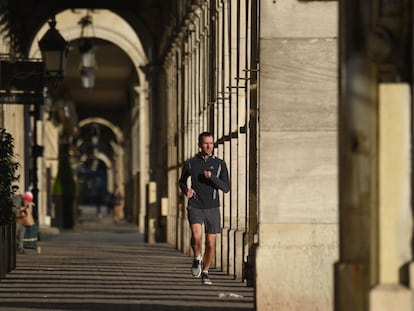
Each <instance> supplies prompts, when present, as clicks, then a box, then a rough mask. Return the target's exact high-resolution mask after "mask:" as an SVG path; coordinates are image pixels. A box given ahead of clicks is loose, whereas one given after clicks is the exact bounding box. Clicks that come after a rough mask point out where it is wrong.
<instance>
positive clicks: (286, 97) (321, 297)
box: [255, 0, 338, 311]
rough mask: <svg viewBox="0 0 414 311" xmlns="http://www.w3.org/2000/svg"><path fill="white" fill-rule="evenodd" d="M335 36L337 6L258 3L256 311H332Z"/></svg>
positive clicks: (335, 241) (289, 0)
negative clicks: (258, 115)
mask: <svg viewBox="0 0 414 311" xmlns="http://www.w3.org/2000/svg"><path fill="white" fill-rule="evenodd" d="M321 16H323V18H321ZM336 27H337V3H336V2H326V1H322V2H321V1H312V2H302V1H296V0H284V1H261V2H260V36H261V37H260V57H259V59H260V72H259V88H260V89H259V95H260V101H259V112H260V117H259V146H258V151H257V152H258V155H259V158H258V163H257V165H258V170H259V173H258V174H259V175H258V176H259V181H258V183H259V198H258V202H259V210H258V217H259V224H258V226H259V235H258V242H259V247H258V249H257V251H256V287H255V290H256V309H257V310H267V311H268V310H318V311H328V310H332V309H333V299H332V293H333V269H332V266H333V263H334V262H335V260H336V259H337V256H338V236H337V234H338V231H337V229H338V223H337V222H338V213H337V204H338V199H337V189H338V188H337V123H336V113H337V86H338V85H337V74H336V73H337V64H338V63H337V47H336V46H337V42H336V39H335V38H336V36H337V28H336Z"/></svg>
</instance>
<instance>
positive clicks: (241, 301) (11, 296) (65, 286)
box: [0, 214, 254, 311]
mask: <svg viewBox="0 0 414 311" xmlns="http://www.w3.org/2000/svg"><path fill="white" fill-rule="evenodd" d="M83 215H84V214H83ZM90 216H91V214H89V218H87V217H86V218H87V219H84V221H82V223H81V224H78V225H77V226H76V227H75V229H74V230H69V231H61V232H60V234H58V235H45V236H42V239H41V241H40V242H39V246H40V247H41V250H42V251H41V253H40V254H38V253H37V252H36V251H35V250H26V252H25V254H19V255H18V257H17V269H16V270H14V271H12V272H11V273H9V274H8V275H7V276H6V278H4V279H3V280H1V281H0V310H15V311H17V310H119V311H123V310H143V311H146V310H151V311H172V310H175V311H178V310H183V311H189V310H195V311H197V310H203V311H204V310H225V311H226V310H228V311H236V310H254V307H253V304H254V303H253V300H254V298H253V296H254V295H253V288H251V287H247V286H245V284H244V283H242V282H240V281H237V280H234V279H233V278H232V277H230V276H228V275H225V274H224V273H221V272H219V271H215V270H214V269H213V270H211V271H210V275H211V278H212V280H213V282H214V284H213V285H212V286H204V285H202V284H201V281H200V279H199V278H193V277H192V276H191V273H190V267H191V260H192V259H191V258H190V257H188V256H185V255H183V254H182V253H180V252H179V251H177V250H176V249H174V248H173V247H172V246H170V245H168V244H165V243H157V244H146V243H144V242H143V237H142V235H141V234H139V233H137V230H136V226H135V225H133V224H128V223H122V224H118V225H115V224H113V223H112V222H111V219H110V217H108V216H106V217H104V218H102V219H95V218H94V217H90Z"/></svg>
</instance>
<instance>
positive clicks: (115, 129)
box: [78, 118, 124, 144]
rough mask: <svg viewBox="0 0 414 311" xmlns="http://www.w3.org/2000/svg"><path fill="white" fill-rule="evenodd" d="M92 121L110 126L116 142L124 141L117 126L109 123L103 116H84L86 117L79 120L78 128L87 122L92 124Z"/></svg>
mask: <svg viewBox="0 0 414 311" xmlns="http://www.w3.org/2000/svg"><path fill="white" fill-rule="evenodd" d="M92 123H98V124H101V125H103V126H106V127H107V128H110V129H111V130H112V132H113V133H114V135H115V137H116V142H117V144H121V143H122V142H123V141H124V135H123V134H122V131H121V130H120V129H119V128H118V127H117V126H115V125H114V124H113V123H111V122H110V121H108V120H106V119H104V118H86V119H83V120H81V121H79V123H78V125H79V128H81V127H83V126H85V125H87V124H92Z"/></svg>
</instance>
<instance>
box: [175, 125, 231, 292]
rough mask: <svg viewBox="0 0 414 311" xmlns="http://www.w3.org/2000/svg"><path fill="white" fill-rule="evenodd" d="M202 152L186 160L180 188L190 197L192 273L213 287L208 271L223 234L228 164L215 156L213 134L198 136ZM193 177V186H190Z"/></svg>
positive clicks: (228, 182) (227, 189) (228, 186)
mask: <svg viewBox="0 0 414 311" xmlns="http://www.w3.org/2000/svg"><path fill="white" fill-rule="evenodd" d="M198 146H199V147H200V152H199V153H198V154H197V155H196V156H194V157H192V158H191V159H189V160H187V161H185V163H184V166H183V169H182V173H181V177H180V180H179V186H180V188H181V191H182V192H183V193H184V195H185V196H186V197H187V198H188V206H187V215H188V221H189V223H190V227H191V247H192V249H193V253H194V260H193V264H192V266H191V272H192V275H193V276H194V277H199V276H200V275H201V280H202V283H203V284H205V285H211V284H212V282H211V280H210V277H209V274H208V271H209V269H210V266H211V264H212V262H213V259H214V256H215V249H216V234H217V233H220V232H221V216H220V208H219V207H220V201H219V195H218V190H221V191H223V192H226V193H227V192H228V191H229V190H230V181H229V174H228V170H227V166H226V163H225V162H224V161H223V160H221V159H219V158H217V157H215V156H214V155H213V149H214V139H213V135H212V134H211V133H209V132H203V133H201V134H200V135H199V137H198ZM189 177H191V186H190V187H188V186H187V181H188V178H189ZM203 225H204V231H205V234H206V236H205V252H204V255H202V254H201V251H202V237H203V229H202V228H203Z"/></svg>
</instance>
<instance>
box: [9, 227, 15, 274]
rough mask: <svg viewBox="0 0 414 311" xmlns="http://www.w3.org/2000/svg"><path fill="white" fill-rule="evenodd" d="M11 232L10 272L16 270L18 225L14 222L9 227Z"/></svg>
mask: <svg viewBox="0 0 414 311" xmlns="http://www.w3.org/2000/svg"><path fill="white" fill-rule="evenodd" d="M9 231H10V242H9V243H10V266H9V271H11V270H14V269H16V251H17V245H16V223H15V222H13V223H11V224H10V225H9Z"/></svg>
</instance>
